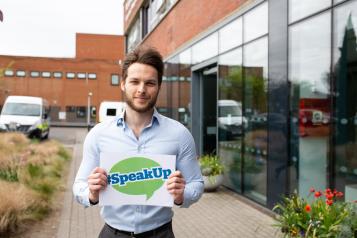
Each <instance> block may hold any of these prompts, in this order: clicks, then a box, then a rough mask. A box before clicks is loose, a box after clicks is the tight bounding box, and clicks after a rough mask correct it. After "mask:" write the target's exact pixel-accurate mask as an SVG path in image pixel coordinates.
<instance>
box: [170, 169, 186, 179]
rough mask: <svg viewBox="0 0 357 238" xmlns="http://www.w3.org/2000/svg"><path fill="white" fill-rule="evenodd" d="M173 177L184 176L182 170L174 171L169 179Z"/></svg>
mask: <svg viewBox="0 0 357 238" xmlns="http://www.w3.org/2000/svg"><path fill="white" fill-rule="evenodd" d="M173 177H180V178H182V177H183V176H182V173H181V171H179V170H176V171H175V172H173V173H172V174H170V176H169V179H170V178H173Z"/></svg>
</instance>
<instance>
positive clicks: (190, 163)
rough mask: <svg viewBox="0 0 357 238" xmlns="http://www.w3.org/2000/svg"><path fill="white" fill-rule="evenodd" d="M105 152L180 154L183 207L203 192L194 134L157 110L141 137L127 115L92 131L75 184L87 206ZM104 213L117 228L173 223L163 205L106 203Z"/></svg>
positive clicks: (138, 230) (134, 229) (139, 229)
mask: <svg viewBox="0 0 357 238" xmlns="http://www.w3.org/2000/svg"><path fill="white" fill-rule="evenodd" d="M101 152H121V153H128V154H132V153H138V154H168V155H176V169H177V170H179V171H181V173H182V174H183V177H184V178H185V180H186V186H185V190H184V202H183V204H182V205H181V207H189V206H190V205H191V204H193V203H194V202H196V201H198V199H199V198H200V197H201V195H202V193H203V180H202V175H201V171H200V168H199V165H198V161H197V156H196V150H195V144H194V140H193V137H192V135H191V133H190V132H189V131H188V130H187V128H186V127H184V126H183V125H182V124H181V123H179V122H177V121H175V120H172V119H170V118H167V117H165V116H163V115H161V114H159V113H158V112H157V111H156V109H155V110H154V114H153V117H152V120H151V123H150V124H149V125H148V126H146V127H145V128H144V129H143V130H142V132H141V134H140V137H139V138H138V139H137V138H136V137H135V135H134V132H133V131H132V130H131V129H130V128H129V127H128V126H127V124H126V123H125V121H124V114H123V115H121V116H118V117H117V118H115V119H111V120H107V121H104V122H102V123H100V124H98V125H96V126H95V127H94V128H93V129H92V130H91V131H90V132H89V133H88V135H87V137H86V139H85V141H84V148H83V160H82V162H81V165H80V167H79V170H78V173H77V176H76V179H75V182H74V184H73V193H74V196H75V198H76V200H77V201H78V202H79V203H81V204H83V205H84V206H86V207H88V206H90V203H89V198H88V195H89V188H88V183H87V179H88V176H89V174H90V173H91V172H92V170H93V169H94V168H95V167H99V160H100V159H99V155H100V153H101ZM101 216H102V217H103V219H104V221H105V222H106V223H107V224H108V225H110V226H112V227H114V228H117V229H119V230H124V231H130V232H134V233H142V232H145V231H148V230H152V229H155V228H157V227H159V226H161V225H163V224H165V223H167V222H169V221H170V220H171V219H172V216H173V211H172V209H171V208H169V207H159V206H143V205H122V206H103V207H102V209H101Z"/></svg>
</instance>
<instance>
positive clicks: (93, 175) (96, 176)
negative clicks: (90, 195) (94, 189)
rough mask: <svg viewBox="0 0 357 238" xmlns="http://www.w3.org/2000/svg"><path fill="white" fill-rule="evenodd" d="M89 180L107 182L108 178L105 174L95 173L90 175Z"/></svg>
mask: <svg viewBox="0 0 357 238" xmlns="http://www.w3.org/2000/svg"><path fill="white" fill-rule="evenodd" d="M88 179H102V180H107V176H106V175H105V174H102V173H94V174H90V175H89V176H88Z"/></svg>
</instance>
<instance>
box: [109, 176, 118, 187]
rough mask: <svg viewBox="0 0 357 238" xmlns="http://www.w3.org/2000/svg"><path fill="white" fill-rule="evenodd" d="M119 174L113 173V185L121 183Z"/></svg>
mask: <svg viewBox="0 0 357 238" xmlns="http://www.w3.org/2000/svg"><path fill="white" fill-rule="evenodd" d="M118 176H119V174H112V176H111V180H112V184H113V185H114V184H117V183H119V177H118ZM108 177H109V176H108Z"/></svg>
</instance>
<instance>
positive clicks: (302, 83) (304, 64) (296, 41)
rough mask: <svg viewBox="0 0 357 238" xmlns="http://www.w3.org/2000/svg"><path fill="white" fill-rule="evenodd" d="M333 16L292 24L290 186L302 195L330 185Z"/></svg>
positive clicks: (325, 14) (327, 14) (290, 61)
mask: <svg viewBox="0 0 357 238" xmlns="http://www.w3.org/2000/svg"><path fill="white" fill-rule="evenodd" d="M330 17H331V15H330V12H326V13H324V14H321V15H318V16H316V17H313V18H311V19H309V20H306V21H303V22H301V23H298V24H295V25H293V26H292V27H290V28H289V39H290V42H289V43H290V44H289V79H290V81H291V83H292V84H291V85H292V86H291V113H292V115H291V118H292V124H291V132H290V134H291V155H292V157H294V158H296V162H295V166H296V167H295V168H296V169H295V171H294V169H293V171H292V172H291V174H294V175H295V176H296V177H295V178H292V179H293V180H292V181H291V186H292V187H293V188H298V191H299V194H300V195H302V196H307V195H308V193H309V189H310V187H315V188H317V189H325V187H326V186H327V179H326V178H327V170H326V169H327V163H328V153H329V150H330V149H329V136H330V130H329V128H330V127H329V123H330V120H331V119H330V105H331V102H330V95H329V92H330V86H329V71H330V49H331V48H330V38H331V35H330V34H331V31H330V27H331V26H330V19H331V18H330ZM316 148H318V149H316ZM297 179H298V184H297Z"/></svg>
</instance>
